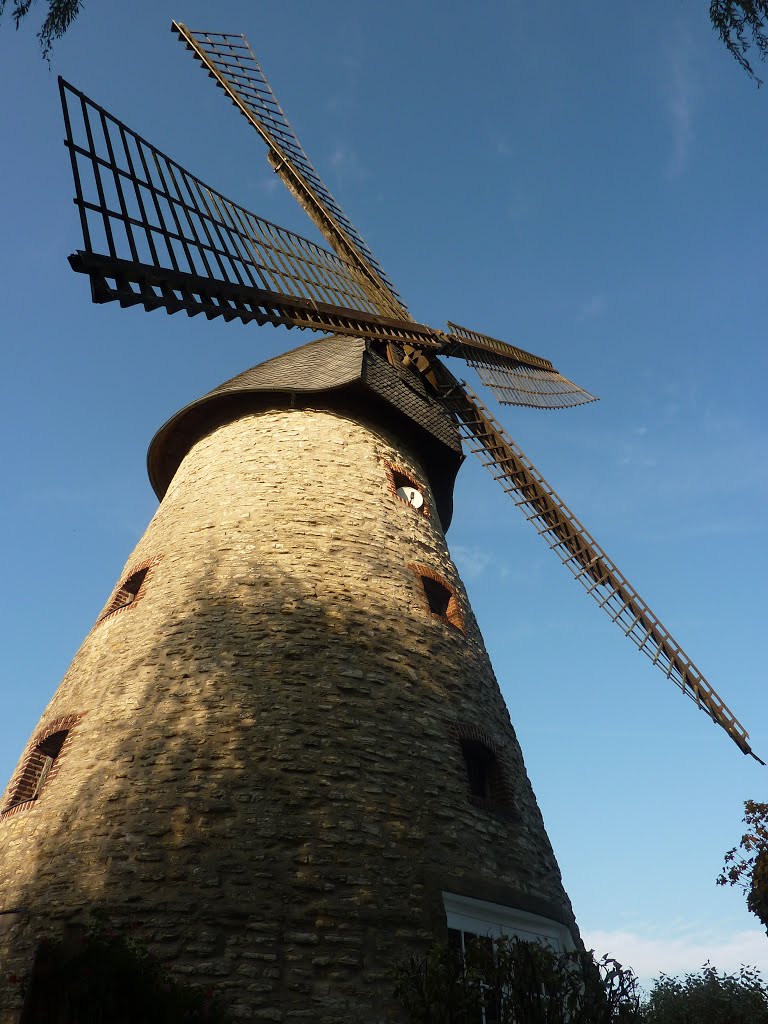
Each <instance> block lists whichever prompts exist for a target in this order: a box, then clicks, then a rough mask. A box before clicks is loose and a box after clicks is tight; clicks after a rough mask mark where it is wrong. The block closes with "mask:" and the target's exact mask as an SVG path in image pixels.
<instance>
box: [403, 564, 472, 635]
mask: <svg viewBox="0 0 768 1024" xmlns="http://www.w3.org/2000/svg"><path fill="white" fill-rule="evenodd" d="M409 568H410V569H411V571H412V572H414V573H415V574H416V576H417V577H418V580H419V583H420V584H421V592H422V595H423V603H424V608H425V609H426V610H427V611H428V612H429V613H430V615H434V616H435V618H436V619H440V621H441V622H444V623H446V625H448V626H453V627H454V629H458V630H459V631H460V632H462V633H463V632H464V628H465V624H464V615H463V613H462V611H461V605H460V603H459V598H458V595H457V593H456V591H455V589H454V588H453V587H452V586H451V585H450V583H448V582H447V581H446V580H445V579H444V578H443V577H442V576H441V575H440V574H439V573H437V572H435V570H434V569H430V567H429V566H428V565H410V566H409Z"/></svg>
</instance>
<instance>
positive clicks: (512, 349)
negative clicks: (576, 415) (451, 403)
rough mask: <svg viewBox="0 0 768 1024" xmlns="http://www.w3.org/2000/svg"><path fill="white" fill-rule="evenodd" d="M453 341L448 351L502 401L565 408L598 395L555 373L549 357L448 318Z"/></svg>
mask: <svg viewBox="0 0 768 1024" xmlns="http://www.w3.org/2000/svg"><path fill="white" fill-rule="evenodd" d="M448 327H449V328H450V330H449V334H448V337H449V338H450V340H451V341H452V342H453V343H454V344H453V346H452V348H451V349H450V350H449V352H448V354H449V355H457V356H461V357H462V358H463V359H465V360H466V361H467V362H468V363H469V365H470V366H472V367H474V369H475V370H477V374H478V376H479V377H480V380H481V381H482V382H483V384H485V385H486V387H488V388H490V390H491V391H492V392H493V394H494V395H495V396H496V398H497V399H498V401H499V402H501V403H502V404H503V405H527V406H533V407H534V408H536V409H567V408H570V407H571V406H574V405H584V404H585V403H587V402H594V401H596V400H597V399H596V398H595V396H594V395H591V394H590V393H589V392H588V391H585V390H584V389H583V388H580V387H579V385H578V384H574V383H573V381H571V380H568V378H567V377H564V376H563V375H562V374H561V373H558V372H557V370H556V369H555V368H554V366H553V365H552V363H550V361H549V360H548V359H543V358H542V357H541V356H535V355H533V353H531V352H526V351H525V349H521V348H517V347H516V346H514V345H508V344H507V343H506V342H504V341H499V339H498V338H492V337H491V336H490V335H488V334H480V333H479V332H478V331H472V330H470V329H469V328H467V327H460V326H459V325H458V324H453V323H451V322H450V320H449V321H448Z"/></svg>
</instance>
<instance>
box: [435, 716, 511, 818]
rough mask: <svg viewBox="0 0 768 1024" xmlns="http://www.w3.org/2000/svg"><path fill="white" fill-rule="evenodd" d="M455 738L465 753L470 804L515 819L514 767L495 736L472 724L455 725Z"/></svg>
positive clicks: (464, 764)
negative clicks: (494, 738)
mask: <svg viewBox="0 0 768 1024" xmlns="http://www.w3.org/2000/svg"><path fill="white" fill-rule="evenodd" d="M451 735H452V737H453V739H454V740H455V742H456V744H457V746H458V748H459V751H460V753H461V759H462V761H463V767H464V773H465V780H466V787H467V799H468V800H469V802H470V803H471V804H474V806H475V807H479V808H480V809H481V810H484V811H492V812H493V813H495V814H499V815H501V816H502V817H514V816H515V813H516V806H515V797H514V792H513V790H512V785H511V782H510V779H511V776H512V772H511V767H510V765H509V763H508V761H507V758H506V757H505V755H504V752H503V751H502V749H501V748H500V747H499V745H498V744H497V743H495V742H494V740H493V737H492V736H491V735H490V734H489V733H488V732H486V730H485V729H482V728H481V727H480V726H478V725H475V724H473V723H470V722H457V723H455V724H454V725H453V727H452V728H451Z"/></svg>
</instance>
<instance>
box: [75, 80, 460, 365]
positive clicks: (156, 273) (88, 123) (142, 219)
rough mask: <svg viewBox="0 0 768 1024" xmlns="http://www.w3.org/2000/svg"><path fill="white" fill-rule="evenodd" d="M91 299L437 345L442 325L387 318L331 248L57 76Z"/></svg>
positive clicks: (80, 260) (80, 264)
mask: <svg viewBox="0 0 768 1024" xmlns="http://www.w3.org/2000/svg"><path fill="white" fill-rule="evenodd" d="M59 85H60V91H61V100H62V107H63V110H64V120H65V125H66V145H67V147H68V149H69V153H70V157H71V163H72V172H73V176H74V181H75V204H76V206H77V208H78V210H79V213H80V221H81V226H82V230H83V245H84V249H83V250H82V251H80V252H78V253H77V254H75V255H74V256H73V257H71V263H72V266H73V267H74V269H75V270H78V271H80V272H82V273H86V274H88V275H89V277H90V279H91V285H92V291H93V297H94V300H95V301H97V302H108V301H112V300H116V301H119V302H120V303H121V305H123V306H130V305H136V304H141V305H143V306H144V307H145V309H148V310H149V309H157V308H161V307H163V308H165V309H166V310H167V311H168V312H169V313H174V312H177V311H182V310H183V311H185V312H187V313H188V314H189V315H190V316H194V315H196V314H198V313H204V314H205V315H206V316H208V317H209V318H213V317H217V316H223V317H224V318H225V319H227V320H234V319H239V320H241V321H243V322H248V321H250V320H255V321H256V322H257V323H260V324H263V323H272V324H274V325H276V326H277V325H282V326H286V327H294V326H297V327H306V328H311V329H314V330H322V331H333V332H335V333H342V334H343V333H346V334H355V335H357V336H360V335H362V336H363V337H371V338H381V339H383V340H388V341H390V340H391V341H401V342H405V343H411V344H418V345H419V346H422V347H428V348H438V347H440V348H441V347H442V346H443V340H442V338H441V336H439V334H438V333H437V332H434V331H432V330H430V329H429V328H427V327H423V326H422V325H420V324H417V323H414V322H413V321H412V320H410V319H406V320H403V321H398V320H397V319H392V318H387V317H386V316H382V315H381V309H380V308H379V307H378V306H377V304H376V303H375V302H374V301H372V299H371V297H370V293H369V289H367V288H366V287H365V286H364V283H361V279H360V274H359V273H358V272H357V271H356V270H355V269H353V268H351V267H350V266H348V265H347V264H346V263H345V262H344V261H343V260H341V259H340V258H339V257H338V256H336V255H335V254H334V253H331V252H328V251H327V250H326V249H323V248H322V247H321V246H319V245H317V244H316V243H314V242H311V241H309V240H308V239H306V238H302V236H301V235H297V234H294V233H293V232H291V231H287V230H286V229H285V228H281V227H279V226H278V225H276V224H272V223H271V222H269V221H267V220H264V219H263V218H261V217H257V216H256V215H255V214H253V213H251V212H250V211H248V210H246V209H244V208H243V207H241V206H238V205H237V204H236V203H233V202H232V201H231V200H229V199H227V198H226V197H225V196H223V195H221V193H219V192H216V191H215V190H214V189H212V188H210V187H209V186H208V185H206V184H205V183H204V182H202V181H201V180H200V179H199V178H197V177H195V176H194V175H193V174H190V172H189V171H187V170H185V169H184V168H183V167H182V166H181V165H180V164H178V163H176V162H175V161H174V160H171V159H170V158H169V157H167V156H166V155H165V154H163V153H161V152H160V150H158V149H156V148H155V147H154V146H152V145H151V144H150V143H148V142H147V141H146V140H145V139H143V138H142V137H141V136H139V135H137V134H136V133H135V132H133V131H131V130H130V129H129V128H127V127H126V126H125V125H124V124H122V123H121V122H120V121H118V120H117V119H116V118H115V117H113V116H112V115H111V114H109V113H107V111H105V110H104V109H103V108H102V107H99V106H98V105H97V104H95V103H93V101H92V100H90V99H88V97H86V96H85V95H84V94H83V93H81V92H80V91H79V90H77V89H75V88H74V87H73V86H71V85H70V84H69V83H67V82H65V81H64V80H63V79H59Z"/></svg>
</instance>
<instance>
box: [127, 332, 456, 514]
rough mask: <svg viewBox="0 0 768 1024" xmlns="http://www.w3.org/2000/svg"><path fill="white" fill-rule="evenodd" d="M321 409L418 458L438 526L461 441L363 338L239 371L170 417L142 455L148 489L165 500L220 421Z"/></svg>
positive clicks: (334, 340)
mask: <svg viewBox="0 0 768 1024" xmlns="http://www.w3.org/2000/svg"><path fill="white" fill-rule="evenodd" d="M302 407H308V408H312V409H327V410H329V411H333V412H337V413H339V414H341V415H344V416H348V417H350V418H352V419H355V420H358V421H362V422H364V423H367V424H370V425H372V426H373V427H374V428H375V427H377V426H378V427H384V428H385V429H387V430H388V431H391V432H393V433H395V434H396V435H397V436H398V437H399V438H401V439H402V440H403V441H404V442H405V444H406V445H407V447H408V448H410V449H411V451H413V453H414V454H415V455H416V456H417V457H418V458H419V459H420V460H421V462H422V464H423V466H424V469H425V471H426V473H427V476H428V478H429V483H430V486H431V488H432V493H433V494H434V496H435V502H436V504H437V511H438V514H439V516H440V521H441V523H442V526H443V529H444V530H447V529H448V526H449V524H450V521H451V516H452V512H453V485H454V482H455V479H456V474H457V472H458V470H459V466H460V465H461V462H462V459H463V456H462V454H461V438H460V436H459V432H458V429H457V427H456V424H455V423H454V421H453V419H452V417H451V416H450V414H449V413H448V412H447V411H446V409H445V408H444V406H443V405H442V403H441V402H440V401H439V400H438V399H437V398H435V397H434V396H433V395H431V394H430V393H429V392H428V391H427V390H426V388H425V386H424V384H423V383H422V381H421V379H420V378H419V377H418V376H417V375H416V374H414V373H412V372H410V371H401V370H399V369H396V368H395V367H393V366H392V365H391V364H390V363H389V362H388V361H387V360H386V359H385V358H383V357H382V356H381V355H379V354H378V352H377V351H376V350H375V349H374V347H373V345H372V344H371V343H370V342H366V341H365V340H364V339H362V338H352V337H347V336H344V335H338V334H335V335H331V336H329V337H327V338H321V339H319V340H318V341H312V342H310V343H309V344H308V345H302V346H301V347H300V348H296V349H292V350H291V351H290V352H286V353H285V354H284V355H280V356H276V357H275V358H274V359H268V360H267V361H266V362H264V363H259V364H258V365H257V366H253V367H251V369H249V370H245V371H244V372H243V373H240V374H238V375H237V376H236V377H232V379H231V380H228V381H225V382H224V383H223V384H220V385H219V386H218V387H217V388H214V390H213V391H210V392H209V393H208V394H207V395H204V396H203V397H202V398H198V399H197V400H196V401H194V402H191V403H190V404H189V405H187V406H185V407H184V408H183V409H181V410H180V411H179V412H177V413H176V414H175V415H174V416H172V417H171V418H170V419H169V420H168V421H167V422H166V423H165V424H164V425H163V426H162V427H161V428H160V429H159V430H158V432H157V433H156V434H155V436H154V438H153V439H152V442H151V443H150V446H149V451H148V454H147V469H148V472H149V480H150V483H151V484H152V488H153V490H154V491H155V494H156V495H157V496H158V498H159V499H161V500H162V498H163V497H164V495H165V492H166V491H167V490H168V487H169V485H170V483H171V480H172V479H173V477H174V474H175V473H176V470H177V469H178V468H179V466H180V465H181V462H182V460H183V458H184V457H185V455H186V454H187V452H189V450H190V449H191V448H192V446H193V445H194V444H195V443H196V442H197V441H198V440H199V439H200V438H201V437H204V436H205V435H206V434H209V433H211V431H213V430H215V429H216V428H217V427H219V426H221V425H222V424H224V423H228V422H231V421H232V420H236V419H238V418H239V417H241V416H246V415H248V414H249V413H252V412H254V411H263V410H267V409H274V408H302Z"/></svg>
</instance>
